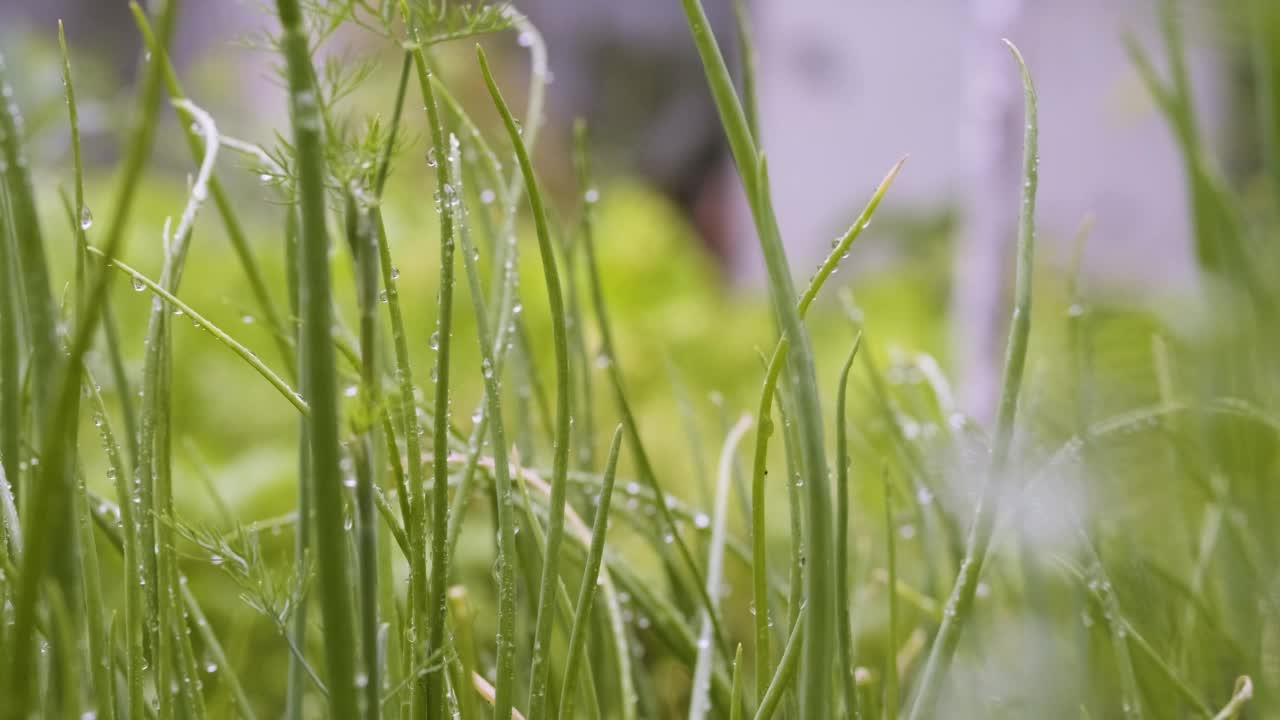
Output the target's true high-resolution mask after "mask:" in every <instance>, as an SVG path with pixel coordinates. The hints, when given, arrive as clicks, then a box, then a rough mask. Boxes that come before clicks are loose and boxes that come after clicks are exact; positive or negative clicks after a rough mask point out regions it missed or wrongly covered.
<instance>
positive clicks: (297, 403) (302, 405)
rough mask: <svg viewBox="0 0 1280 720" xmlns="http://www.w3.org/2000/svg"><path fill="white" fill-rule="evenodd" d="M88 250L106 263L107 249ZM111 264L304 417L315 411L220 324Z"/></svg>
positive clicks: (144, 278)
mask: <svg viewBox="0 0 1280 720" xmlns="http://www.w3.org/2000/svg"><path fill="white" fill-rule="evenodd" d="M86 249H87V250H88V251H89V254H90V255H95V256H97V257H99V258H102V259H103V260H106V259H107V253H106V252H105V251H103V250H99V249H98V248H96V247H93V246H92V245H91V246H89V247H88V248H86ZM107 264H108V265H110V266H111V267H114V268H116V269H118V270H120V271H121V272H123V273H124V274H126V275H128V276H129V277H131V278H133V281H134V282H135V283H137V284H138V285H141V286H142V287H144V288H146V289H147V290H149V291H150V292H152V293H155V295H156V296H157V297H159V298H160V299H161V300H163V301H164V302H165V303H167V304H168V305H170V306H172V307H173V308H175V309H176V310H180V311H182V314H183V315H186V316H187V317H188V318H190V319H191V322H192V323H193V324H195V325H197V326H198V327H200V328H201V329H203V330H206V331H208V333H209V334H210V335H212V336H214V337H215V338H217V340H218V341H219V342H221V343H222V344H223V345H226V346H227V348H228V349H229V350H231V352H233V353H235V354H236V355H238V356H240V358H241V359H242V360H244V361H245V362H246V363H248V364H249V366H250V367H252V368H253V369H254V370H255V371H257V373H258V374H259V375H261V376H262V377H263V379H265V380H266V381H267V382H268V383H271V386H272V387H274V388H275V389H276V390H277V391H278V392H279V393H280V395H281V396H282V397H284V399H285V400H288V401H289V403H290V404H291V405H293V406H294V407H295V408H297V410H298V412H300V413H302V414H303V415H307V414H309V413H310V412H311V408H310V406H309V405H308V404H307V401H306V400H304V399H303V398H302V396H301V395H300V394H298V392H297V391H295V390H294V389H293V388H291V387H289V384H288V383H287V382H285V380H284V379H283V378H281V377H280V376H279V375H277V374H276V373H275V372H274V371H272V370H271V368H269V367H267V365H266V363H264V362H262V360H261V359H259V358H258V356H257V355H255V354H254V352H253V351H252V350H250V349H248V348H246V347H245V346H244V345H241V344H240V343H239V342H238V341H236V340H235V338H233V337H231V336H230V335H228V334H227V332H226V331H225V330H222V329H221V328H219V327H218V326H217V325H214V324H213V323H212V322H210V321H209V319H208V318H206V317H205V316H204V315H202V314H200V313H199V312H197V311H196V310H195V308H193V307H191V306H190V305H188V304H186V303H185V302H183V301H182V300H179V299H178V297H177V296H176V295H174V294H173V293H171V292H169V291H168V290H165V289H164V288H163V287H161V286H160V285H159V284H158V283H157V282H156V281H154V280H152V279H150V278H148V277H147V276H146V275H143V274H142V273H141V272H139V271H137V270H135V269H134V268H133V267H130V266H129V265H127V264H125V263H124V262H122V261H120V260H109V261H108V262H107Z"/></svg>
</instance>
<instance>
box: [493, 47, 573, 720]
mask: <svg viewBox="0 0 1280 720" xmlns="http://www.w3.org/2000/svg"><path fill="white" fill-rule="evenodd" d="M476 54H477V56H478V58H479V60H480V69H481V72H482V73H483V75H484V81H485V84H486V85H487V86H488V88H489V95H490V96H491V97H492V98H493V102H494V105H496V106H497V108H498V112H499V114H501V115H502V122H503V124H504V125H506V128H507V134H508V135H509V136H510V138H511V144H512V145H513V146H514V148H515V151H516V159H517V160H518V161H519V163H520V171H521V174H522V175H523V176H524V183H525V188H526V191H527V193H528V196H529V207H530V209H531V211H532V213H533V220H534V226H535V229H536V231H537V235H538V252H539V254H540V256H541V258H542V272H543V276H544V279H545V281H546V285H547V301H548V305H549V311H550V314H551V323H552V324H551V330H552V342H553V346H554V349H555V364H556V425H555V437H554V441H553V442H554V447H553V449H552V469H551V505H550V507H549V509H548V513H547V550H546V554H545V557H544V561H543V565H542V577H541V579H540V581H539V585H538V617H537V619H536V621H535V623H534V633H533V648H534V649H533V661H532V664H531V667H530V670H529V675H530V678H531V681H530V690H529V718H530V720H540V719H541V718H542V717H544V716H545V714H546V712H547V708H546V692H547V683H548V681H549V676H550V674H551V666H550V663H549V655H550V651H551V626H552V624H553V623H554V621H555V598H554V594H555V591H556V587H557V585H558V582H559V577H560V541H561V539H562V536H563V535H564V504H565V478H566V476H567V475H568V471H569V433H570V423H569V383H570V382H571V379H570V377H569V341H568V336H567V332H566V329H565V308H564V298H563V295H562V293H561V288H560V274H559V271H558V270H557V269H556V257H555V249H554V247H553V246H552V243H551V233H550V231H549V230H548V227H547V213H546V209H545V208H544V207H543V204H542V193H541V191H540V190H539V187H538V183H537V178H536V177H535V176H534V173H533V163H532V162H531V161H530V160H529V152H528V150H527V149H526V148H525V145H524V139H523V138H522V137H521V133H520V129H519V128H517V127H516V121H515V118H514V117H513V116H512V115H511V110H510V109H509V108H508V107H507V104H506V102H505V101H504V100H503V99H502V93H501V91H500V90H498V85H497V83H496V82H495V81H494V79H493V73H492V72H491V71H490V70H489V63H488V60H487V59H486V58H485V55H484V50H483V49H481V48H480V47H479V46H477V48H476Z"/></svg>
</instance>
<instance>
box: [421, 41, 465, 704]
mask: <svg viewBox="0 0 1280 720" xmlns="http://www.w3.org/2000/svg"><path fill="white" fill-rule="evenodd" d="M414 32H415V34H416V30H415V31H414ZM412 52H413V60H414V66H415V68H416V70H417V74H418V85H419V89H420V91H421V93H422V101H423V104H424V105H426V110H427V122H428V124H429V125H430V132H431V141H432V143H433V146H434V149H433V151H432V152H434V153H435V154H436V156H437V160H436V163H435V166H436V168H435V169H436V204H437V208H436V209H437V213H438V214H439V216H440V287H439V289H438V293H437V296H436V329H435V332H434V333H433V334H432V341H431V342H432V345H433V347H432V349H433V350H434V351H435V356H436V360H435V371H434V373H433V377H434V381H435V400H434V417H433V418H432V452H431V456H432V477H433V484H432V488H433V492H432V502H431V523H430V531H431V577H430V584H429V587H428V589H427V596H426V597H424V598H422V599H421V600H420V602H425V603H427V605H426V620H427V627H426V630H427V647H428V648H430V649H431V650H432V651H433V652H438V651H440V650H442V649H443V648H444V647H445V645H446V644H447V643H448V642H449V640H448V637H447V636H446V633H445V607H446V603H447V602H448V597H447V594H448V589H449V588H448V582H449V558H448V527H449V488H448V483H447V482H446V481H447V479H448V477H449V464H448V463H449V370H450V364H449V360H450V355H451V348H452V345H453V342H452V335H453V278H454V261H453V256H454V247H455V245H454V215H455V213H456V211H457V207H458V203H459V202H460V200H459V196H458V193H457V190H456V189H455V188H454V186H453V185H452V183H450V178H449V167H448V161H447V153H448V148H449V145H448V140H453V142H457V141H456V139H453V136H452V135H450V136H449V138H448V139H446V136H445V129H444V124H443V122H442V121H441V118H440V110H439V107H438V106H437V104H436V97H435V92H434V89H433V88H432V84H431V70H430V69H429V68H428V67H427V62H426V56H425V55H424V54H423V52H422V48H421V47H417V48H415V49H414V50H412ZM410 462H418V459H417V458H410ZM416 492H417V490H416V489H415V493H416ZM421 520H422V522H425V521H426V516H425V513H424V514H423V516H422V518H421ZM421 533H422V536H423V537H425V536H426V527H425V526H423V527H422V528H421ZM425 680H426V683H425V687H423V688H422V689H423V690H425V692H426V697H425V701H426V703H427V705H426V708H427V715H428V717H441V718H442V717H444V716H445V712H446V700H447V697H446V692H445V684H444V673H443V672H432V673H429V674H428V675H427V676H426V678H425ZM413 697H415V698H418V697H419V696H418V695H417V694H414V695H413ZM418 707H419V706H418V705H416V704H415V705H414V707H413V709H411V711H410V712H411V714H413V715H414V716H417V715H418V714H419V712H420V710H419V709H418Z"/></svg>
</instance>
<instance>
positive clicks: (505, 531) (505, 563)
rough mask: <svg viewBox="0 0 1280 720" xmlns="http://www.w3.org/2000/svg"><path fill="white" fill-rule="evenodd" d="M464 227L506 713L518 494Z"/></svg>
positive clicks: (498, 712)
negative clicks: (489, 477)
mask: <svg viewBox="0 0 1280 720" xmlns="http://www.w3.org/2000/svg"><path fill="white" fill-rule="evenodd" d="M459 155H460V153H458V152H451V153H450V157H449V164H450V167H451V169H452V170H453V171H454V176H453V177H454V181H455V183H460V182H461V177H462V176H461V173H460V168H459V167H458V166H459V161H460V158H459ZM460 230H461V232H460V233H459V238H460V239H461V241H462V264H463V268H464V269H465V271H466V274H467V287H468V289H469V290H470V292H471V303H472V305H473V307H474V308H475V317H476V339H477V341H478V342H479V345H480V358H481V359H480V374H481V377H482V378H483V379H484V392H485V395H484V401H485V407H486V412H485V415H484V417H482V418H481V422H480V424H479V426H478V427H477V432H483V430H484V426H485V425H487V426H488V429H489V432H490V436H491V438H492V441H493V442H492V446H493V455H494V462H493V478H494V498H495V502H496V504H497V511H498V518H497V521H498V562H497V566H498V637H497V638H496V641H495V644H496V646H497V687H496V688H495V694H494V701H493V706H494V715H495V717H503V718H505V717H508V716H510V715H511V706H512V702H513V698H512V695H513V694H514V691H515V684H516V677H515V653H516V637H515V633H516V612H517V608H516V576H515V566H516V563H515V558H516V544H515V517H514V515H513V504H514V499H513V497H512V487H511V467H510V464H509V461H508V457H507V439H506V428H505V426H504V423H503V419H502V388H501V382H502V375H501V367H500V366H499V364H498V363H499V360H498V359H497V357H496V353H498V352H501V348H497V347H495V346H494V344H493V343H492V341H491V339H490V335H489V328H488V320H487V314H486V312H485V305H484V294H483V290H482V288H481V286H480V276H479V270H478V269H477V267H476V257H475V248H474V246H473V245H472V242H471V236H470V233H469V232H468V229H467V225H466V223H463V224H462V226H461V228H460ZM471 444H472V446H473V449H472V450H470V451H469V453H468V458H467V469H466V470H465V471H464V481H463V482H464V483H465V482H466V478H468V477H470V476H471V474H472V473H474V471H475V468H476V464H477V462H478V458H479V452H480V446H481V445H482V438H477V440H476V441H475V442H473V443H471ZM464 492H466V489H465V488H464V487H463V486H462V483H460V486H459V490H458V494H459V497H462V496H463V493H464ZM458 522H460V520H458V519H457V514H456V513H455V526H456V523H458ZM451 542H452V541H451Z"/></svg>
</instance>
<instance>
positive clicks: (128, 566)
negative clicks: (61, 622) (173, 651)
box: [85, 369, 146, 718]
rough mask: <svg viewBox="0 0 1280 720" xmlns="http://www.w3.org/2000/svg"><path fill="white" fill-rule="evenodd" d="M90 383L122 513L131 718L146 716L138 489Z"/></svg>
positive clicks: (109, 473) (99, 396)
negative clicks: (136, 495) (134, 488)
mask: <svg viewBox="0 0 1280 720" xmlns="http://www.w3.org/2000/svg"><path fill="white" fill-rule="evenodd" d="M85 375H86V378H85V379H86V383H85V384H86V386H87V387H88V388H89V399H90V401H91V402H92V405H93V424H94V426H96V427H97V428H98V435H99V437H100V438H101V440H102V447H103V448H104V449H105V451H106V455H107V477H108V479H110V480H112V481H113V483H114V485H115V491H116V499H117V506H118V507H119V513H120V528H121V531H120V536H121V538H120V541H119V542H118V543H117V545H118V546H119V549H120V552H121V554H122V556H123V559H124V572H123V583H122V585H123V586H124V594H125V606H124V626H125V627H126V628H128V629H129V632H128V634H127V637H128V642H127V643H126V645H125V650H126V655H127V657H128V662H127V663H126V664H125V668H124V669H125V685H126V686H127V688H128V703H127V704H126V707H127V708H128V713H127V715H128V717H131V718H133V717H142V712H143V707H144V706H145V703H146V700H145V698H144V695H143V693H144V684H145V682H146V680H145V678H144V673H145V672H146V659H145V657H144V655H143V644H142V636H143V631H142V627H143V621H144V620H143V613H144V612H145V607H146V602H145V598H144V596H143V586H142V584H141V583H140V582H139V580H140V579H141V577H142V575H141V572H140V568H139V559H138V541H139V538H140V537H141V535H140V532H139V531H140V528H139V525H138V520H137V518H135V517H134V507H135V504H134V502H133V497H134V491H133V489H132V488H131V487H130V482H129V478H130V475H129V473H128V471H127V470H126V468H125V466H124V462H123V460H122V459H121V457H120V445H119V443H117V442H116V439H115V433H114V431H113V430H112V429H111V419H110V418H109V417H108V415H107V407H106V404H105V403H104V402H103V401H102V392H101V390H99V388H98V383H97V382H96V381H95V380H94V378H93V375H92V374H91V373H89V371H88V370H87V369H86V370H85Z"/></svg>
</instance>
